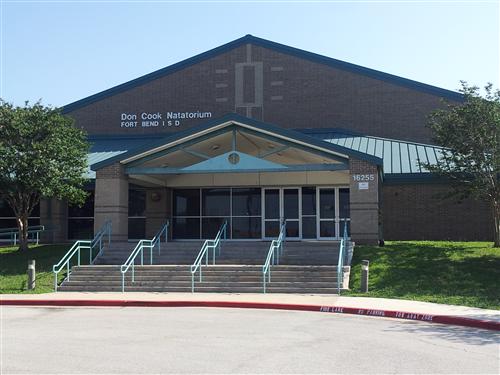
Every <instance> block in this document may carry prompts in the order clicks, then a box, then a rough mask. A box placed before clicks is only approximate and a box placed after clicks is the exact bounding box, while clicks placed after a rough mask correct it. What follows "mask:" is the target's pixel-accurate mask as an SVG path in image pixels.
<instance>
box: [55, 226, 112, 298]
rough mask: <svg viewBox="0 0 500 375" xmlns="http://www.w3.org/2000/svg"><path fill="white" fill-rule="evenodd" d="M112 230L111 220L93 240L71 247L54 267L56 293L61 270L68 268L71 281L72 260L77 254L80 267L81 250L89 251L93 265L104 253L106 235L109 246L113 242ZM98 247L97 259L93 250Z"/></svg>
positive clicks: (67, 277)
mask: <svg viewBox="0 0 500 375" xmlns="http://www.w3.org/2000/svg"><path fill="white" fill-rule="evenodd" d="M111 230H112V226H111V220H107V221H106V222H105V223H104V225H103V226H102V227H101V229H99V231H98V232H97V234H96V235H95V236H94V238H93V239H92V240H85V241H82V240H78V241H76V242H75V243H74V244H73V246H71V248H70V249H69V250H68V252H67V253H66V254H64V256H63V257H62V258H61V260H60V261H59V263H57V264H55V265H54V266H52V272H54V291H55V292H57V274H58V273H59V272H61V270H62V269H63V267H64V266H66V280H69V275H70V273H71V270H70V268H71V266H70V263H71V258H73V256H74V255H75V254H78V258H77V259H78V265H80V260H81V259H80V258H81V257H80V253H81V250H83V249H85V250H87V249H88V250H89V264H92V263H93V262H94V260H95V258H97V257H98V256H99V255H100V254H101V253H102V251H103V246H102V239H103V237H104V236H105V235H107V236H108V245H109V244H110V242H111ZM97 245H99V252H98V253H97V255H96V256H95V257H93V249H94V247H96V246H97Z"/></svg>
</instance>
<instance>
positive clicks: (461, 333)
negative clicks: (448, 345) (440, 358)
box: [386, 322, 500, 346]
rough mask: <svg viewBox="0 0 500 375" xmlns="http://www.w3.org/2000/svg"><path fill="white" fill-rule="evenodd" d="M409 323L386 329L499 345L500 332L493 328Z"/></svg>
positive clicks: (477, 343)
mask: <svg viewBox="0 0 500 375" xmlns="http://www.w3.org/2000/svg"><path fill="white" fill-rule="evenodd" d="M406 323H408V324H394V325H392V326H391V327H389V328H388V329H386V331H389V332H407V333H411V334H416V335H418V336H420V337H422V335H424V336H429V337H430V338H439V339H443V340H446V341H450V342H455V343H460V344H469V345H478V346H482V345H492V344H493V345H495V344H496V345H498V344H500V333H499V332H496V331H492V330H486V329H478V328H472V327H461V326H453V325H445V324H439V323H426V322H406Z"/></svg>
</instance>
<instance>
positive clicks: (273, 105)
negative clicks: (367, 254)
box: [0, 35, 492, 243]
mask: <svg viewBox="0 0 500 375" xmlns="http://www.w3.org/2000/svg"><path fill="white" fill-rule="evenodd" d="M442 99H446V100H448V101H451V102H455V103H460V102H461V101H462V100H463V98H462V96H461V94H459V93H456V92H453V91H449V90H445V89H441V88H438V87H434V86H430V85H426V84H423V83H420V82H416V81H412V80H408V79H405V78H401V77H397V76H394V75H391V74H387V73H383V72H379V71H375V70H372V69H368V68H365V67H361V66H357V65H353V64H349V63H346V62H343V61H339V60H335V59H332V58H329V57H325V56H320V55H317V54H314V53H310V52H306V51H303V50H299V49H295V48H292V47H289V46H285V45H281V44H277V43H274V42H271V41H268V40H264V39H260V38H256V37H254V36H251V35H247V36H245V37H243V38H240V39H237V40H235V41H232V42H230V43H228V44H225V45H223V46H220V47H217V48H215V49H213V50H211V51H208V52H205V53H202V54H200V55H197V56H194V57H192V58H189V59H187V60H185V61H182V62H179V63H177V64H174V65H172V66H169V67H166V68H164V69H161V70H158V71H156V72H153V73H150V74H147V75H145V76H143V77H140V78H137V79H134V80H132V81H130V82H127V83H124V84H122V85H119V86H116V87H113V88H111V89H109V90H106V91H103V92H100V93H98V94H95V95H92V96H90V97H87V98H84V99H82V100H79V101H77V102H74V103H71V104H69V105H67V106H65V107H64V112H65V113H66V114H67V115H69V116H71V117H73V118H74V119H75V122H76V126H79V127H81V128H83V129H85V130H86V131H87V132H88V134H89V140H90V142H91V143H92V149H91V153H90V154H89V166H90V168H89V172H88V174H89V178H90V180H91V183H90V184H89V186H88V188H89V190H90V191H91V192H92V194H91V195H90V196H89V200H88V202H87V203H86V205H85V206H84V207H82V208H77V207H67V205H66V204H64V203H63V202H56V201H44V202H42V203H41V205H40V209H39V213H38V212H37V215H39V216H37V217H35V218H33V223H35V222H37V221H38V220H39V221H40V222H41V223H42V224H48V225H51V226H52V227H53V228H54V229H55V230H54V231H53V232H51V236H52V239H53V240H54V241H61V240H67V239H75V238H85V237H91V236H92V232H93V231H94V229H97V228H99V227H100V226H101V225H102V223H103V222H104V221H105V220H107V219H111V220H112V221H113V236H114V237H115V238H117V239H121V240H126V239H139V238H149V237H150V236H151V235H152V234H153V233H155V231H156V230H157V229H158V228H159V226H160V225H161V223H162V222H164V221H165V220H167V219H168V220H169V221H170V223H171V226H172V232H171V236H172V237H173V238H174V239H203V238H211V237H212V236H213V234H214V233H216V232H217V228H219V226H220V224H221V223H222V222H223V221H225V220H227V221H228V225H229V231H228V236H229V238H231V239H256V240H259V239H260V240H261V239H269V238H273V237H274V236H276V234H277V233H278V232H279V223H280V221H281V220H283V219H286V220H287V237H288V238H290V239H297V240H301V239H329V240H332V239H338V238H339V237H340V236H341V234H342V232H343V229H344V226H345V225H347V229H348V231H349V233H350V236H351V237H352V239H353V240H355V241H357V242H358V243H362V242H366V243H376V242H377V241H378V240H379V239H381V238H384V239H387V240H396V239H405V240H411V239H415V240H418V239H453V240H489V239H491V225H492V220H491V215H490V213H489V211H488V208H487V206H486V205H485V204H484V203H482V202H475V201H464V202H462V203H457V202H455V201H453V200H449V199H445V198H444V197H443V195H444V193H446V191H447V184H446V182H443V181H442V180H439V179H437V178H436V177H435V176H433V175H431V174H430V173H428V172H427V171H426V170H425V168H423V167H422V166H421V165H420V161H425V162H430V163H435V162H436V161H437V160H439V158H440V154H441V152H442V149H441V148H440V147H438V146H436V145H433V144H432V141H431V134H430V131H429V129H428V128H427V127H426V117H427V116H428V115H429V113H430V112H431V111H433V110H435V109H436V108H439V107H440V106H441V105H442ZM0 209H1V207H0ZM3 216H4V217H5V216H6V215H5V214H4V215H3ZM0 220H1V219H0ZM5 220H6V219H4V221H5ZM9 220H10V219H9ZM4 226H5V225H4Z"/></svg>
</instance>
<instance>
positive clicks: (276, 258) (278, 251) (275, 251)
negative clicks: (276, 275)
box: [262, 220, 286, 293]
mask: <svg viewBox="0 0 500 375" xmlns="http://www.w3.org/2000/svg"><path fill="white" fill-rule="evenodd" d="M285 239H286V220H285V221H283V224H282V225H281V228H280V234H279V235H278V238H277V239H276V240H272V241H271V246H269V251H268V252H267V257H266V261H265V262H264V265H263V266H262V288H263V292H264V293H265V292H266V275H267V282H268V283H270V282H271V266H272V265H278V264H280V256H281V255H283V243H284V242H285Z"/></svg>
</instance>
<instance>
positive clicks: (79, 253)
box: [78, 245, 80, 266]
mask: <svg viewBox="0 0 500 375" xmlns="http://www.w3.org/2000/svg"><path fill="white" fill-rule="evenodd" d="M78 266H80V246H79V245H78Z"/></svg>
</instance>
